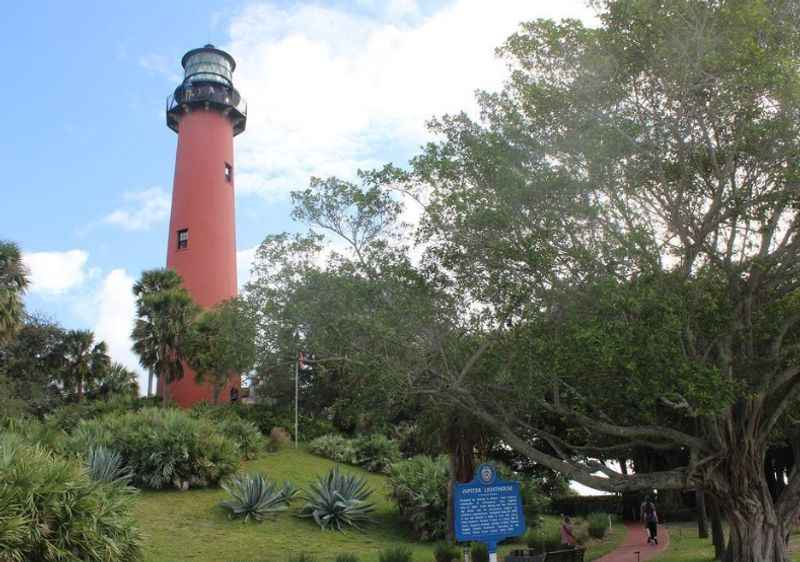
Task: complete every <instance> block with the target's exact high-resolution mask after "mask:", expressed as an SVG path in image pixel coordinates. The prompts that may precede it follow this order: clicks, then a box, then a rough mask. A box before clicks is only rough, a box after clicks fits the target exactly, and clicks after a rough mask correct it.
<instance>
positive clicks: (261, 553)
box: [135, 449, 622, 562]
mask: <svg viewBox="0 0 800 562" xmlns="http://www.w3.org/2000/svg"><path fill="white" fill-rule="evenodd" d="M334 464H335V463H333V462H332V461H329V460H327V459H323V458H320V457H316V456H313V455H310V454H309V453H306V452H304V451H302V450H299V451H298V450H294V449H284V450H282V451H280V452H278V453H274V454H266V455H264V456H262V457H261V458H259V459H257V460H255V461H250V462H247V463H245V465H244V467H243V468H244V470H246V471H262V472H264V473H266V475H267V476H268V477H269V478H271V479H273V480H277V481H279V482H282V481H283V480H291V481H292V482H293V483H294V484H295V485H297V486H299V487H301V488H304V487H306V486H307V485H308V484H309V483H310V482H312V481H313V480H315V479H316V476H318V475H320V474H323V473H325V472H327V471H328V470H329V469H331V468H332V467H333V466H334ZM345 469H346V470H348V471H352V472H355V473H358V474H361V475H363V476H366V478H367V480H368V482H369V485H370V486H371V487H372V489H373V490H374V493H373V496H372V499H373V501H374V502H375V504H376V512H375V514H374V519H375V524H373V525H370V526H369V527H368V528H367V529H366V531H365V532H363V533H362V532H360V531H358V530H352V531H348V532H346V533H339V532H336V531H321V530H320V529H319V527H317V525H316V523H314V522H313V520H310V519H299V518H297V517H295V516H294V515H293V513H292V511H294V509H296V508H297V507H298V506H299V505H300V504H301V500H298V501H297V502H296V503H294V504H293V509H292V510H291V511H290V512H285V513H282V514H279V515H278V516H277V517H276V518H274V519H268V520H266V521H264V522H262V523H255V522H249V523H244V522H242V521H240V520H230V519H228V517H227V515H226V514H225V512H224V511H223V510H222V509H220V508H219V507H218V504H219V502H220V501H222V500H223V499H225V498H226V493H225V492H224V491H223V490H219V489H212V490H191V491H188V492H176V491H160V492H143V493H142V494H141V498H140V500H139V501H138V504H137V506H136V510H135V515H136V519H137V520H138V521H139V523H140V525H141V526H142V529H143V531H144V533H145V535H146V545H145V549H144V550H145V562H178V561H184V560H185V561H192V560H195V561H203V562H216V561H219V562H234V561H243V562H244V561H246V562H250V561H252V562H273V561H276V562H286V561H287V560H288V559H289V557H291V556H296V555H298V554H300V553H307V554H311V555H312V556H314V557H315V558H316V559H317V560H318V562H330V561H332V560H333V559H334V558H335V557H336V555H337V554H342V553H351V554H355V555H357V556H358V557H359V559H360V560H361V562H377V560H378V552H379V551H381V550H383V549H385V548H389V547H396V546H405V547H408V548H409V549H411V551H412V553H413V556H414V561H415V562H433V548H434V545H433V544H432V543H418V542H415V541H414V540H413V539H412V537H411V536H410V534H409V533H408V532H407V531H406V529H405V527H404V526H403V525H402V524H401V522H400V519H399V516H398V513H397V509H396V508H395V506H394V504H393V503H392V502H391V501H390V500H389V498H388V493H389V486H388V481H387V479H386V477H384V476H380V475H376V474H370V473H367V472H365V471H363V470H361V469H358V468H355V467H351V466H347V467H345ZM546 524H548V525H551V524H555V525H558V520H557V519H556V518H546ZM621 529H622V527H621V526H620V527H617V528H615V529H614V531H615V532H614V534H612V536H611V537H610V539H609V541H607V542H606V543H602V544H597V543H593V544H591V545H590V548H589V551H588V553H587V554H588V555H587V558H586V559H587V561H588V560H592V559H593V558H596V557H598V556H601V555H602V554H604V553H605V552H608V551H610V550H611V549H612V548H613V546H614V545H615V544H616V542H618V541H619V540H621V538H622V536H621V535H622V533H621ZM512 548H520V546H519V545H504V546H503V547H502V548H501V554H502V553H503V552H504V551H508V550H511V549H512Z"/></svg>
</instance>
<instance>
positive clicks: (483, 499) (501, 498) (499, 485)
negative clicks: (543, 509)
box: [453, 464, 525, 562]
mask: <svg viewBox="0 0 800 562" xmlns="http://www.w3.org/2000/svg"><path fill="white" fill-rule="evenodd" d="M453 503H454V506H453V514H454V516H455V528H456V529H455V530H456V540H458V541H461V542H467V541H477V542H483V543H486V546H487V547H488V548H489V554H490V559H491V560H492V562H494V561H495V560H496V559H497V555H496V554H495V553H496V551H497V543H498V542H500V541H501V540H503V539H506V538H508V537H518V536H520V535H522V534H524V533H525V514H524V512H523V511H522V498H521V496H520V491H519V482H513V481H510V482H507V481H504V480H498V479H497V472H496V471H495V469H494V467H493V466H491V465H488V464H482V465H481V466H479V467H478V470H477V472H476V474H475V479H474V480H473V481H472V482H469V483H467V484H456V489H455V494H454V495H453Z"/></svg>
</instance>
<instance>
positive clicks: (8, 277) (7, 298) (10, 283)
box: [0, 240, 28, 342]
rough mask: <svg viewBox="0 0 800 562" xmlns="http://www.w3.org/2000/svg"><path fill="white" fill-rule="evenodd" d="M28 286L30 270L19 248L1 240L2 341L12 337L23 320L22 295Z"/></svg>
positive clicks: (0, 306)
mask: <svg viewBox="0 0 800 562" xmlns="http://www.w3.org/2000/svg"><path fill="white" fill-rule="evenodd" d="M27 287H28V270H27V268H26V267H25V264H24V263H23V261H22V255H21V253H20V251H19V248H18V247H17V245H16V244H14V243H13V242H6V241H2V240H0V342H2V341H7V340H9V339H11V338H12V337H13V336H14V334H15V333H16V332H17V330H18V329H19V327H20V325H21V324H22V322H23V315H24V305H23V303H22V295H23V293H24V292H25V289H26V288H27Z"/></svg>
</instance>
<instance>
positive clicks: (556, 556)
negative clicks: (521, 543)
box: [505, 547, 586, 562]
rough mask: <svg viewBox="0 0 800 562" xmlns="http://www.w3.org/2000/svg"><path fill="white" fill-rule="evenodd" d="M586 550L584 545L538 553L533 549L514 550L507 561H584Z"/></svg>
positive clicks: (507, 557) (506, 558)
mask: <svg viewBox="0 0 800 562" xmlns="http://www.w3.org/2000/svg"><path fill="white" fill-rule="evenodd" d="M585 552H586V549H585V548H582V547H578V548H568V549H564V550H555V551H553V552H547V553H538V554H537V553H536V552H534V551H533V550H512V551H511V554H509V555H508V556H506V557H505V562H583V555H584V553H585Z"/></svg>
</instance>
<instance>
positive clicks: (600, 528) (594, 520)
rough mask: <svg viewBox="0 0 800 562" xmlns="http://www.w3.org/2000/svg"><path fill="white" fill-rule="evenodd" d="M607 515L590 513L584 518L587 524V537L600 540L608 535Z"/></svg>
mask: <svg viewBox="0 0 800 562" xmlns="http://www.w3.org/2000/svg"><path fill="white" fill-rule="evenodd" d="M608 517H609V516H608V513H590V514H589V516H588V517H587V518H586V520H587V522H588V523H589V526H588V532H589V536H590V537H592V538H594V539H602V538H604V537H605V536H606V533H608V527H609V519H608Z"/></svg>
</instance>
